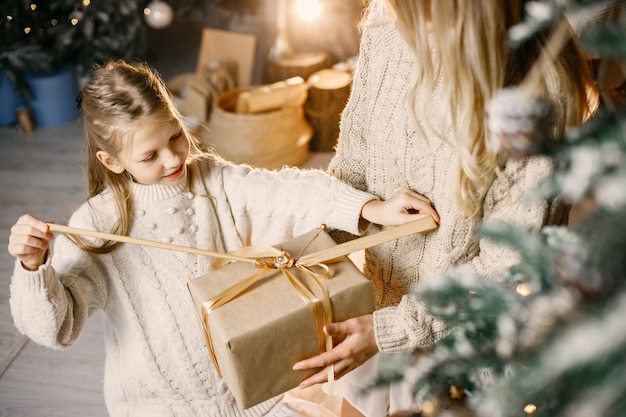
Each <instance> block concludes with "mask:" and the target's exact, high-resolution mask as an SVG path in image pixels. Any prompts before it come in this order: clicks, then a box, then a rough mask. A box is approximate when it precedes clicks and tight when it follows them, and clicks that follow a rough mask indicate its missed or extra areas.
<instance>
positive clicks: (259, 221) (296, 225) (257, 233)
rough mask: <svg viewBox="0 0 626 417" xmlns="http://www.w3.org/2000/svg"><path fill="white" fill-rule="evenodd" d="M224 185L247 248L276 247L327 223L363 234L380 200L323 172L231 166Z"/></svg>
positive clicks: (226, 170)
mask: <svg viewBox="0 0 626 417" xmlns="http://www.w3.org/2000/svg"><path fill="white" fill-rule="evenodd" d="M220 175H221V179H220V187H219V188H221V189H222V190H223V192H224V204H225V206H224V207H223V208H222V209H220V210H218V211H220V212H222V213H223V212H225V211H227V210H228V211H230V213H231V215H232V220H233V222H234V224H235V227H236V229H237V233H238V234H239V235H240V236H242V240H243V242H242V243H243V244H244V245H255V244H274V243H279V242H281V241H283V240H284V239H286V238H287V237H291V236H295V235H298V234H302V233H305V232H308V231H309V230H312V229H314V228H317V227H319V226H320V225H322V224H325V225H326V226H328V227H329V228H331V229H340V230H346V231H348V232H350V233H355V234H357V233H360V230H359V226H360V214H361V209H362V207H363V205H365V203H367V202H368V201H370V200H373V199H375V198H376V197H374V196H372V195H371V194H369V193H366V192H363V191H359V190H356V189H354V188H352V187H350V186H349V185H348V184H346V183H344V182H343V181H341V180H338V179H337V178H334V177H331V176H329V175H328V174H327V173H326V172H324V171H321V170H301V169H297V168H283V169H281V170H278V171H269V170H265V169H253V168H251V167H249V166H242V165H230V164H226V165H223V166H222V169H221V174H220Z"/></svg>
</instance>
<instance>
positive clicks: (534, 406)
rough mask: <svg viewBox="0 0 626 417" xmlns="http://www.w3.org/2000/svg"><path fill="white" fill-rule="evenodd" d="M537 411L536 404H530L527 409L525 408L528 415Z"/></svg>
mask: <svg viewBox="0 0 626 417" xmlns="http://www.w3.org/2000/svg"><path fill="white" fill-rule="evenodd" d="M535 411H537V406H536V405H535V404H528V405H527V406H526V407H524V412H525V413H526V414H532V413H534V412H535Z"/></svg>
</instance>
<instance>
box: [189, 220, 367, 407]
mask: <svg viewBox="0 0 626 417" xmlns="http://www.w3.org/2000/svg"><path fill="white" fill-rule="evenodd" d="M335 245H336V244H335V242H334V241H333V239H332V238H331V237H330V236H329V235H328V234H327V233H326V232H324V231H320V230H314V231H311V232H309V233H307V234H304V235H302V236H299V237H296V238H294V239H292V240H289V241H286V242H284V243H283V244H282V245H281V249H282V250H284V251H286V252H288V253H289V254H291V255H292V257H299V255H301V254H309V253H313V252H317V251H319V250H321V249H325V248H328V247H331V246H335ZM303 249H304V251H303ZM327 265H328V267H329V268H330V271H331V276H330V278H329V279H327V280H323V282H324V284H325V286H326V288H327V290H328V293H329V296H330V300H331V304H332V309H333V317H332V320H331V321H343V320H346V319H348V318H351V317H357V316H361V315H364V314H368V313H371V312H372V311H373V310H374V299H373V294H372V288H371V283H370V282H369V280H367V279H366V278H365V277H364V276H363V275H362V273H361V272H360V271H359V269H358V268H357V267H356V266H355V265H354V264H353V263H352V261H350V260H349V258H348V257H346V256H344V257H342V258H341V259H340V261H333V262H328V263H327ZM259 271H260V270H259V268H257V267H255V266H254V265H253V264H251V263H246V262H234V263H229V264H226V265H224V266H223V267H221V268H219V269H217V270H215V271H212V272H210V273H208V274H206V275H203V276H201V277H198V278H196V279H194V280H191V281H190V282H189V283H188V288H189V291H190V294H191V296H192V299H193V302H194V304H195V307H196V310H197V311H198V312H199V317H200V318H201V325H202V330H203V331H204V332H205V335H206V331H207V329H206V327H205V326H206V323H204V322H202V317H203V315H204V313H203V303H204V302H205V301H206V300H208V299H210V298H211V297H214V296H216V295H217V294H219V293H221V292H222V291H224V290H226V289H228V288H231V287H232V286H233V285H234V284H237V283H238V282H241V281H243V280H245V279H246V278H248V277H250V276H253V275H254V274H257V273H259ZM289 271H290V272H291V273H293V275H294V276H296V277H298V278H299V279H300V280H301V281H302V282H304V283H306V284H307V287H308V288H309V289H310V290H311V291H312V292H313V293H314V294H316V295H317V296H318V297H319V298H322V295H321V294H320V293H321V291H319V290H318V289H317V288H316V287H315V284H314V283H313V282H312V280H311V278H310V277H308V276H306V274H305V273H303V272H302V271H300V270H298V269H297V268H295V267H291V268H289ZM208 326H209V329H210V335H211V339H212V344H213V347H214V352H215V358H216V360H217V365H218V367H219V370H220V372H221V375H222V377H223V378H224V380H225V382H226V384H227V385H228V387H229V388H230V390H231V391H232V393H233V395H234V397H235V399H236V400H237V402H238V404H239V405H240V406H241V407H243V408H249V407H251V406H253V405H256V404H258V403H260V402H262V401H264V400H267V399H269V398H271V397H273V396H275V395H278V394H281V393H284V392H286V391H288V390H289V389H291V388H294V387H296V386H297V385H298V383H299V382H300V381H301V380H302V379H304V378H306V377H307V376H310V375H313V374H314V373H316V372H317V371H319V370H306V371H293V370H292V369H291V368H292V366H293V364H295V363H296V362H297V361H299V360H301V359H305V358H309V357H311V356H315V355H318V354H319V353H320V338H319V337H318V330H319V329H318V326H317V324H316V321H315V318H314V314H313V313H312V312H311V309H310V308H309V307H308V306H307V303H306V302H305V300H303V298H302V297H301V296H300V294H299V293H298V292H297V291H296V290H295V289H294V286H293V285H292V284H291V283H290V281H289V280H288V279H287V278H286V277H285V276H284V275H283V273H282V272H281V270H278V269H274V270H271V272H269V273H267V274H266V275H265V276H264V277H263V278H261V279H260V280H259V281H258V282H256V283H255V284H254V285H253V286H252V287H251V288H249V289H248V290H246V291H245V292H244V293H243V294H240V295H238V296H237V297H235V298H234V299H232V300H230V301H229V302H227V303H226V304H224V305H222V306H220V307H218V308H216V309H214V310H213V311H212V312H211V313H210V314H209V315H208ZM322 343H323V342H322Z"/></svg>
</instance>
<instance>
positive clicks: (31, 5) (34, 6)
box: [30, 3, 37, 12]
mask: <svg viewBox="0 0 626 417" xmlns="http://www.w3.org/2000/svg"><path fill="white" fill-rule="evenodd" d="M30 9H31V10H32V11H33V12H34V11H35V10H37V5H36V4H35V3H31V4H30Z"/></svg>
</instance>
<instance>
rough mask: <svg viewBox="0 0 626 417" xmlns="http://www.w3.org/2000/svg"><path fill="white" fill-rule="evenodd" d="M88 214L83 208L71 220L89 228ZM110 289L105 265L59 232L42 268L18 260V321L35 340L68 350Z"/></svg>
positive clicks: (14, 309)
mask: <svg viewBox="0 0 626 417" xmlns="http://www.w3.org/2000/svg"><path fill="white" fill-rule="evenodd" d="M85 214H87V211H86V208H85V207H83V209H82V210H79V211H78V212H77V213H75V215H74V216H73V217H72V220H71V221H70V224H71V225H72V226H74V227H79V228H89V226H88V224H87V223H86V222H85V221H81V220H83V219H82V218H81V216H83V215H85ZM106 288H107V286H106V283H105V274H104V269H103V266H102V265H98V264H97V262H95V260H94V257H92V256H90V255H89V254H87V253H86V252H84V251H82V250H80V249H79V248H78V247H77V246H75V245H74V244H73V243H72V242H70V241H69V240H68V239H67V237H65V236H64V235H58V236H56V237H55V240H54V246H53V249H52V251H51V253H50V256H49V257H48V260H47V261H46V263H45V264H44V265H41V266H40V267H39V269H38V270H36V271H27V270H26V269H24V268H23V267H22V265H21V263H20V262H19V261H16V263H15V267H14V272H13V277H12V279H11V288H10V299H9V303H10V307H11V314H12V316H13V321H14V323H15V326H16V327H17V328H18V330H19V331H20V332H21V333H22V334H24V335H26V336H28V337H29V338H30V339H32V340H33V341H35V342H36V343H38V344H41V345H43V346H46V347H50V348H54V349H65V348H67V347H69V346H71V345H72V344H73V343H74V342H76V340H78V337H79V336H80V334H81V332H82V330H83V329H84V327H85V323H86V322H87V319H88V318H89V316H90V314H91V313H93V312H94V311H95V310H96V309H99V308H103V307H104V305H105V303H106V300H107V289H106Z"/></svg>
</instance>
